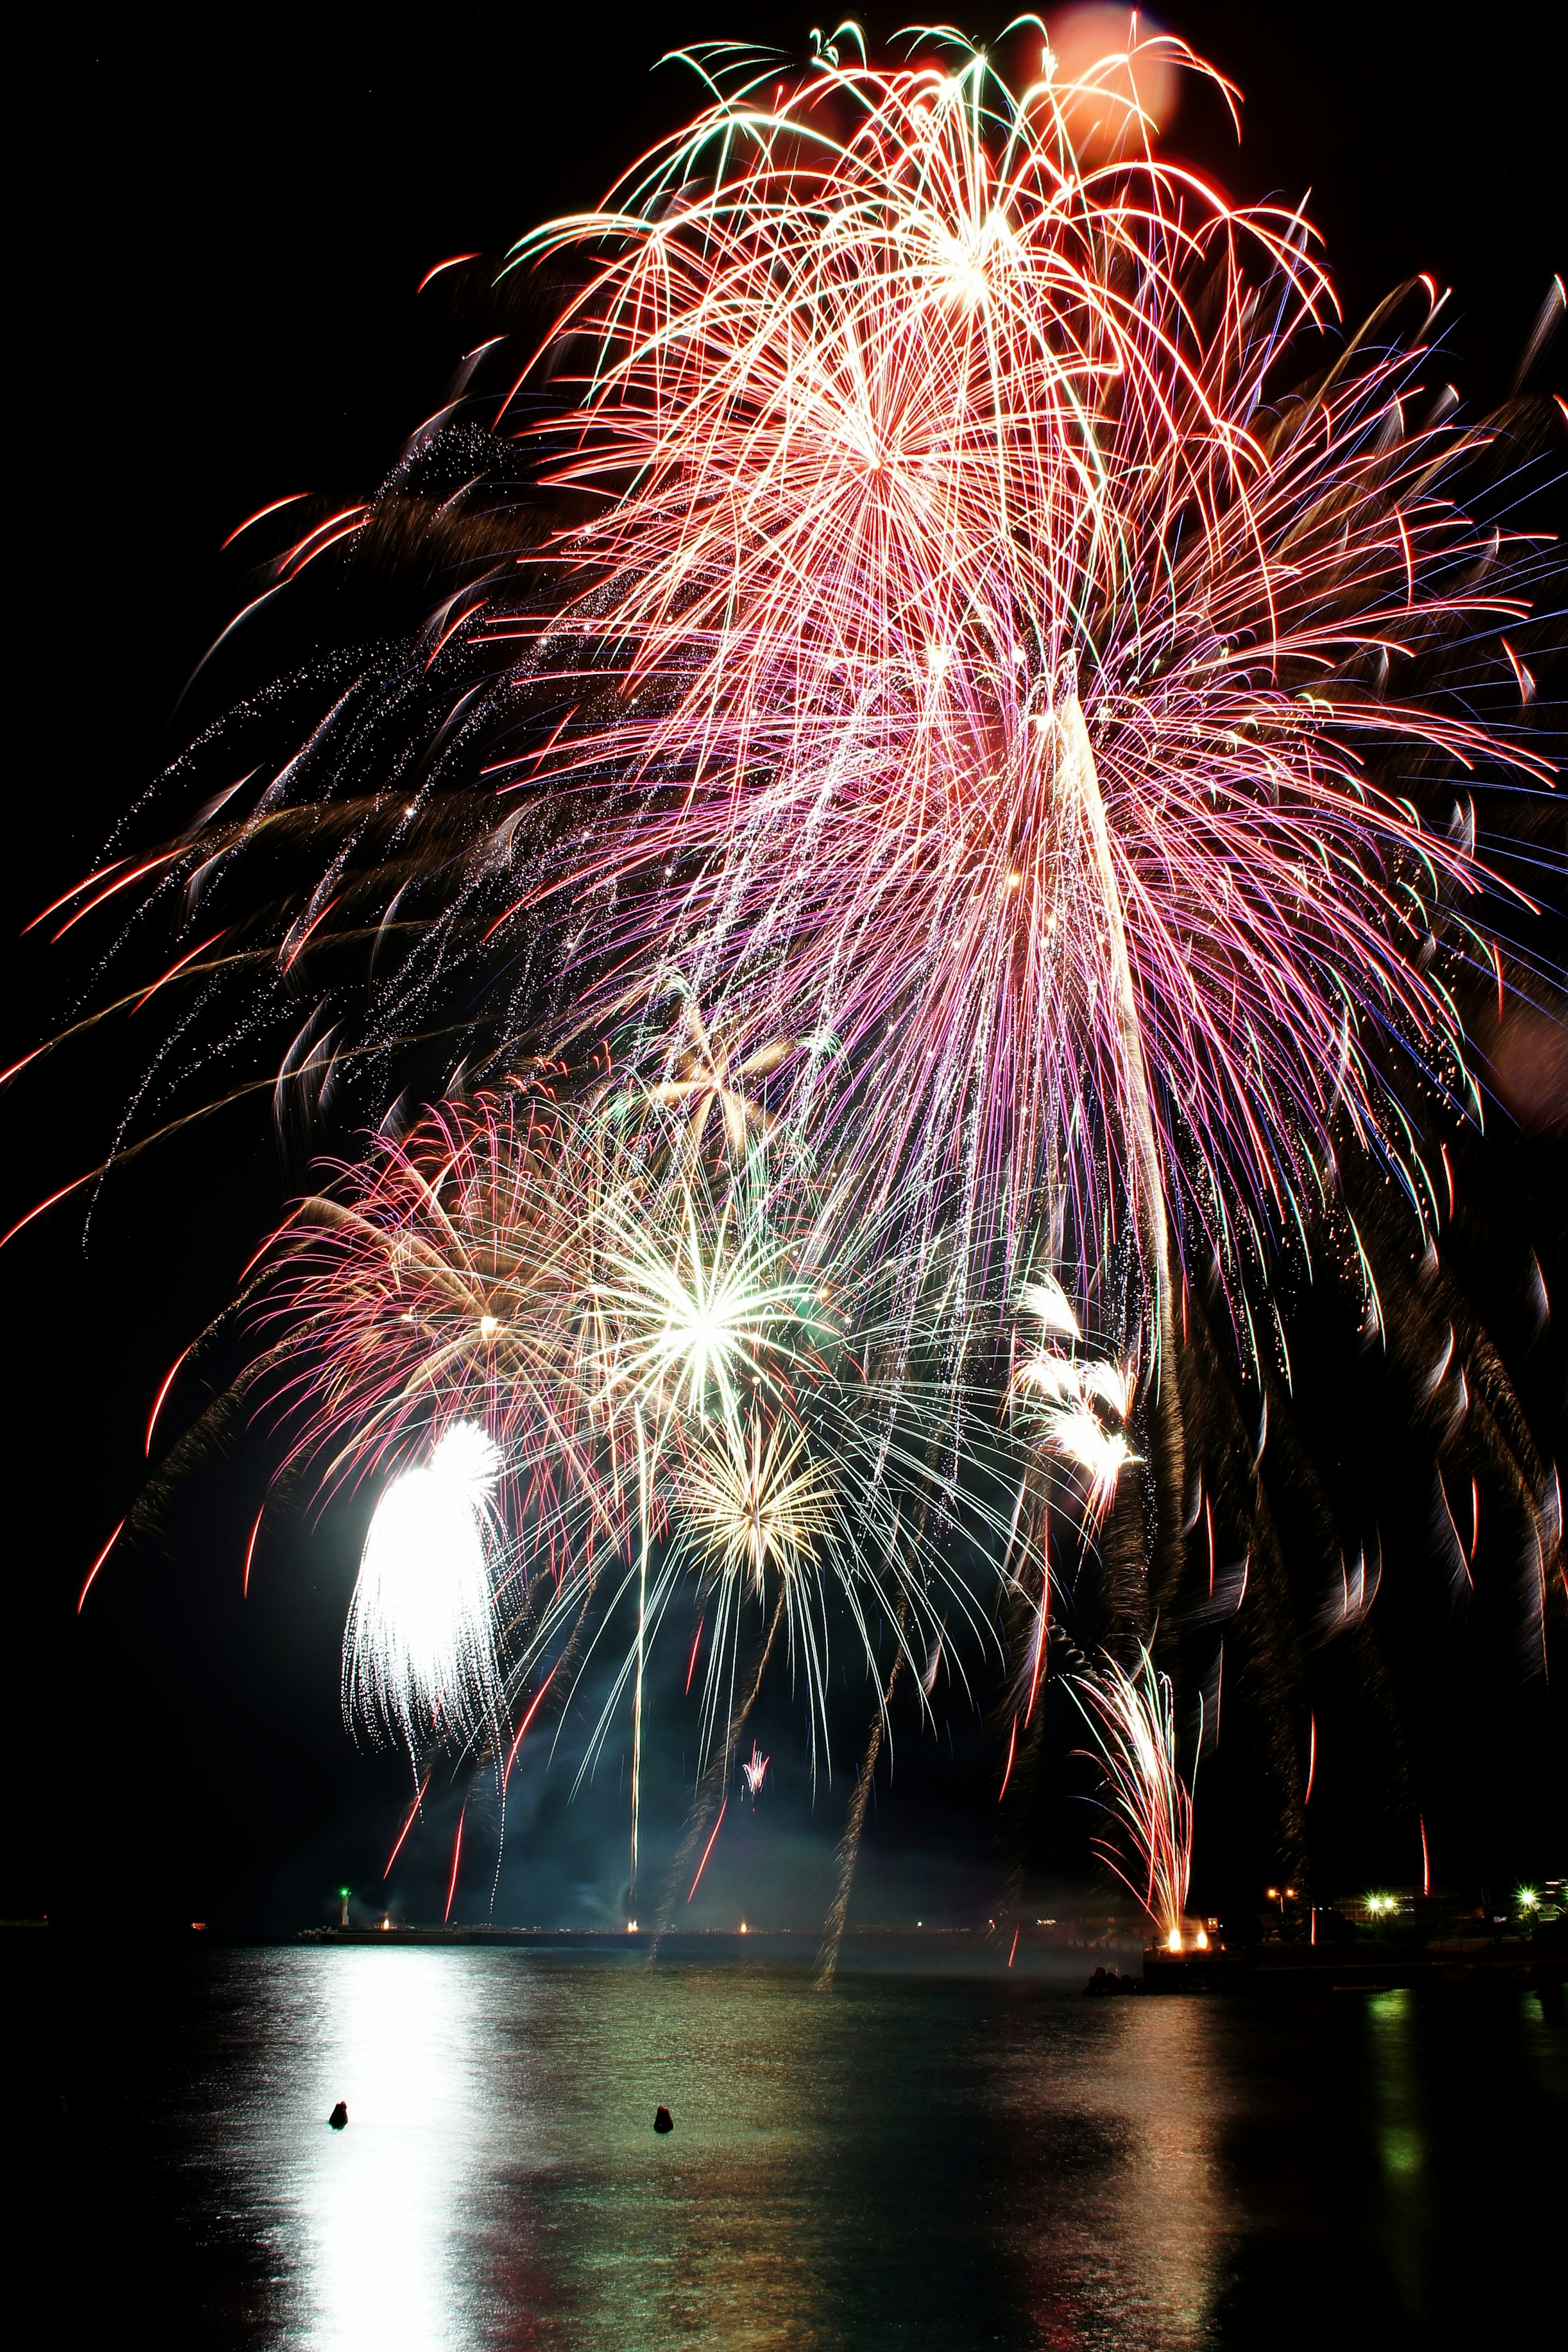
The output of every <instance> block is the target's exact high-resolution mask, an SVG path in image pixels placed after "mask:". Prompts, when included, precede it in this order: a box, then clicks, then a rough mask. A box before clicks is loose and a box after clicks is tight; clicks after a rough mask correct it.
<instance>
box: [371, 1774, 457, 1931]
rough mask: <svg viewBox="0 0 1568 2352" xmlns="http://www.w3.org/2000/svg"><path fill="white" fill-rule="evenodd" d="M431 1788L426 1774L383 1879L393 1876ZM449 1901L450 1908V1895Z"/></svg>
mask: <svg viewBox="0 0 1568 2352" xmlns="http://www.w3.org/2000/svg"><path fill="white" fill-rule="evenodd" d="M429 1786H430V1775H429V1773H428V1772H426V1775H425V1778H424V1779H423V1780H421V1781H420V1783H419V1786H418V1788H417V1789H416V1791H415V1796H414V1802H413V1803H412V1804H411V1805H410V1806H409V1808H408V1819H407V1820H406V1821H405V1822H404V1824H403V1827H402V1828H401V1829H400V1830H399V1831H398V1832H397V1843H396V1844H395V1846H394V1847H393V1849H392V1852H391V1853H389V1854H388V1855H387V1857H386V1868H385V1869H384V1871H383V1872H382V1876H383V1878H390V1877H391V1876H392V1865H393V1864H394V1863H395V1861H396V1860H397V1857H398V1855H399V1854H400V1853H402V1852H403V1847H404V1842H405V1839H406V1838H407V1835H408V1832H409V1831H410V1830H411V1829H412V1828H413V1827H414V1824H415V1822H416V1821H417V1820H418V1818H419V1808H420V1805H421V1804H422V1803H423V1801H424V1797H425V1791H426V1789H427V1788H428V1787H429ZM450 1904H451V1896H450V1895H449V1894H448V1895H447V1906H448V1907H450Z"/></svg>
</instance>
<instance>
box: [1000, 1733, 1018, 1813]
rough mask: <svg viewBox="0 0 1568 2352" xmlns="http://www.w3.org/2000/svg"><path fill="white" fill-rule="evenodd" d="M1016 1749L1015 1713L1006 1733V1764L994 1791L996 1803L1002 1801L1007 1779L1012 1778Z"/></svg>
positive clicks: (1005, 1791)
mask: <svg viewBox="0 0 1568 2352" xmlns="http://www.w3.org/2000/svg"><path fill="white" fill-rule="evenodd" d="M1017 1750H1018V1718H1017V1717H1016V1715H1015V1717H1013V1728H1012V1730H1011V1731H1010V1732H1009V1733H1008V1735H1007V1764H1006V1769H1005V1771H1004V1772H1003V1775H1002V1786H1001V1787H1000V1788H999V1789H998V1790H997V1791H996V1801H997V1803H998V1804H1000V1803H1001V1801H1002V1800H1003V1798H1004V1797H1005V1795H1006V1793H1007V1783H1008V1781H1009V1780H1011V1779H1012V1777H1013V1759H1014V1757H1015V1756H1016V1754H1017Z"/></svg>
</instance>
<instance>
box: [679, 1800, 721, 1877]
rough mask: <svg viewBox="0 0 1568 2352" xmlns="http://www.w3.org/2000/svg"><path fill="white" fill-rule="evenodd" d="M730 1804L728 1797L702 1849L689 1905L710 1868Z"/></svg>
mask: <svg viewBox="0 0 1568 2352" xmlns="http://www.w3.org/2000/svg"><path fill="white" fill-rule="evenodd" d="M729 1802H730V1800H729V1798H728V1797H726V1798H725V1800H724V1802H723V1804H721V1806H720V1808H719V1818H718V1820H717V1821H716V1822H714V1824H713V1834H712V1836H711V1837H710V1839H709V1841H708V1843H707V1844H706V1845H705V1846H704V1847H703V1849H702V1859H701V1861H700V1863H699V1864H698V1865H697V1876H696V1877H695V1878H694V1879H693V1880H692V1882H691V1886H690V1890H689V1893H688V1895H687V1897H686V1899H687V1901H688V1902H690V1900H691V1897H692V1895H695V1894H696V1892H697V1889H698V1887H699V1885H700V1884H701V1879H702V1874H703V1872H704V1871H705V1870H706V1869H707V1867H708V1857H709V1855H710V1853H712V1851H713V1840H714V1838H716V1837H717V1836H718V1834H719V1832H720V1831H721V1829H722V1828H723V1826H724V1814H725V1811H726V1808H727V1807H728V1805H729Z"/></svg>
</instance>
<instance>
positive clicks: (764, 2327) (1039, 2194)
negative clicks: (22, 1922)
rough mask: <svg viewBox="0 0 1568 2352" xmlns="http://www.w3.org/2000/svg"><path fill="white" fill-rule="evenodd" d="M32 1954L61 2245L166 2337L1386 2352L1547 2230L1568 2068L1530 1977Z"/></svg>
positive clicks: (862, 2351)
mask: <svg viewBox="0 0 1568 2352" xmlns="http://www.w3.org/2000/svg"><path fill="white" fill-rule="evenodd" d="M61 1966H62V1969H63V1975H62V1976H61V1977H60V1979H59V1980H58V1986H57V1989H58V1990H59V1992H60V1994H61V1996H62V2000H61V2007H60V2011H59V2014H60V2016H61V2018H62V2020H63V2021H64V2023H63V2026H62V2039H61V2042H60V2046H59V2049H58V2053H56V2058H55V2062H54V2063H56V2065H57V2068H58V2070H61V2071H60V2082H61V2090H60V2097H61V2101H62V2103H63V2104H62V2106H61V2112H62V2114H63V2115H65V2116H67V2117H68V2124H67V2126H64V2127H63V2128H64V2132H65V2138H66V2149H67V2160H68V2165H70V2166H71V2167H72V2168H74V2181H73V2184H72V2189H73V2193H74V2194H75V2195H76V2196H77V2197H78V2198H79V2200H81V2204H82V2209H83V2210H88V2211H91V2212H92V2213H94V2214H95V2215H96V2216H98V2217H99V2221H98V2235H97V2238H96V2240H95V2242H96V2244H97V2246H98V2249H99V2263H98V2266H97V2269H96V2270H95V2271H94V2273H93V2276H94V2277H97V2278H100V2280H101V2282H102V2284H103V2290H104V2295H105V2308H106V2311H108V2310H110V2309H111V2310H112V2311H113V2313H114V2314H115V2315H117V2316H118V2317H119V2319H120V2320H121V2325H123V2322H124V2319H125V2316H126V2314H127V2312H128V2311H130V2310H132V2309H138V2308H140V2309H142V2310H144V2311H149V2312H154V2313H155V2314H156V2315H157V2318H158V2322H159V2326H158V2333H159V2336H160V2338H161V2340H162V2341H163V2342H164V2343H167V2344H169V2345H182V2344H186V2343H189V2344H200V2345H203V2346H221V2345H226V2344H231V2343H232V2344H237V2345H247V2346H248V2345H267V2346H273V2345H285V2346H290V2347H334V2352H337V2347H342V2352H361V2347H363V2352H372V2347H374V2352H397V2347H421V2352H426V2347H430V2352H434V2347H447V2346H450V2347H492V2346H494V2347H512V2346H516V2347H523V2346H541V2347H570V2352H578V2348H579V2347H583V2352H598V2347H616V2352H641V2347H667V2346H679V2347H715V2352H775V2347H777V2348H778V2352H782V2348H783V2347H785V2346H788V2347H792V2352H793V2347H823V2352H829V2347H831V2352H880V2347H892V2346H904V2345H908V2346H919V2347H921V2352H949V2347H952V2352H968V2347H979V2346H992V2345H1004V2346H1008V2347H1018V2352H1023V2348H1024V2347H1051V2352H1065V2347H1115V2352H1137V2347H1148V2352H1165V2347H1171V2352H1177V2347H1200V2346H1210V2345H1226V2346H1228V2345H1237V2346H1251V2345H1255V2344H1258V2345H1261V2344H1267V2345H1268V2346H1270V2347H1274V2346H1277V2345H1292V2344H1297V2343H1308V2342H1311V2343H1314V2344H1321V2343H1322V2342H1323V2341H1325V2340H1338V2341H1363V2340H1371V2339H1372V2336H1373V2334H1375V2337H1376V2340H1377V2341H1378V2342H1379V2343H1380V2345H1383V2344H1386V2345H1400V2344H1409V2345H1416V2344H1421V2345H1425V2344H1427V2343H1436V2342H1444V2341H1447V2340H1448V2336H1447V2333H1446V2326H1447V2321H1448V2320H1449V2319H1452V2320H1453V2321H1454V2324H1455V2326H1456V2327H1457V2328H1458V2327H1468V2326H1472V2325H1474V2324H1475V2323H1476V2322H1478V2321H1479V2320H1480V2318H1481V2317H1482V2315H1483V2314H1484V2313H1485V2312H1486V2311H1488V2310H1492V2309H1494V2308H1495V2305H1496V2301H1497V2298H1498V2295H1499V2294H1501V2296H1502V2299H1503V2300H1504V2301H1506V2302H1507V2304H1508V2305H1509V2308H1510V2310H1511V2311H1512V2312H1513V2313H1514V2314H1515V2315H1519V2314H1521V2312H1522V2311H1523V2310H1524V2309H1525V2308H1526V2307H1527V2305H1528V2297H1529V2293H1530V2282H1531V2277H1532V2276H1533V2275H1535V2274H1536V2273H1538V2272H1539V2271H1540V2269H1541V2268H1542V2265H1543V2263H1544V2261H1545V2259H1546V2255H1545V2252H1544V2249H1545V2248H1546V2247H1547V2246H1548V2245H1549V2244H1550V2242H1551V2240H1552V2232H1553V2231H1554V2229H1555V2223H1554V2221H1553V2220H1552V2199H1553V2195H1554V2191H1553V2189H1552V2177H1553V2167H1554V2162H1555V2158H1554V2157H1553V2154H1552V2151H1553V2150H1560V2148H1561V2145H1562V2126H1563V2116H1564V2091H1565V2076H1568V2067H1565V2063H1564V2055H1563V2036H1562V2032H1561V2020H1560V2013H1559V2012H1556V2011H1552V2010H1550V2009H1549V2008H1543V2005H1542V1999H1541V1998H1540V1997H1538V1996H1536V1995H1534V1994H1528V1993H1518V1994H1514V1993H1509V1994H1504V1995H1499V1996H1493V1997H1485V1996H1481V1997H1472V1998H1470V1999H1466V2000H1460V1999H1456V2000H1452V2001H1450V2002H1448V2003H1447V2004H1436V2005H1432V2006H1429V2007H1426V2008H1423V2007H1422V2005H1421V2003H1420V2002H1419V2001H1418V2000H1417V1999H1416V1997H1415V1995H1412V1994H1404V1993H1395V1994H1390V1995H1385V1996H1382V1997H1379V1998H1378V1999H1376V2000H1370V2001H1368V2000H1344V1999H1341V2000H1319V2001H1317V2002H1311V2003H1309V2002H1300V2003H1279V2004H1275V2003H1258V2004H1247V2003H1224V2002H1218V2001H1212V2002H1209V2001H1203V2000H1191V2001H1184V2000H1141V2001H1130V2000H1123V2001H1110V2002H1086V2001H1082V2000H1079V1999H1078V1998H1077V1996H1076V1993H1075V1992H1072V1991H1069V1990H1065V1989H1061V1988H1057V1989H1051V1988H1041V1987H1039V1986H1037V1985H1036V1986H1026V1985H1019V1984H1017V1983H1016V1982H1007V1981H1001V1982H988V1983H969V1984H963V1983H953V1982H942V1983H932V1982H930V1981H925V1980H920V1979H902V1980H895V1979H848V1980H847V1981H846V1980H843V1979H841V1980H840V1984H839V1987H838V1990H837V1991H836V1992H835V1993H834V1994H833V1995H832V1996H830V1997H827V1998H824V1997H821V1996H818V1995H816V1994H815V1993H813V1992H812V1990H810V1988H809V1985H808V1984H807V1982H806V1981H805V1979H802V1978H801V1977H799V1976H797V1975H793V1974H788V1973H784V1972H783V1971H780V1970H774V1969H767V1968H756V1969H740V1968H698V1967H661V1968H659V1969H657V1970H655V1971H652V1972H650V1971H648V1970H647V1969H645V1968H643V1967H642V1966H641V1965H640V1964H639V1963H638V1962H637V1960H636V1959H635V1958H632V1956H630V1955H626V1956H625V1957H622V1956H619V1955H617V1956H615V1957H613V1958H602V1959H599V1960H596V1961H594V1960H581V1959H578V1960H563V1958H560V1957H558V1956H548V1957H546V1956H543V1955H540V1954H534V1953H528V1952H523V1951H519V1950H515V1949H513V1950H507V1949H494V1950H469V1951H462V1950H451V1949H439V1948H423V1949H421V1948H395V1949H391V1950H386V1951H383V1950H380V1949H378V1948H325V1949H323V1948H296V1949H281V1950H255V1951H247V1952H230V1953H224V1952H214V1953H204V1954H201V1955H200V1956H198V1957H196V1958H190V1959H187V1958H180V1959H178V1960H176V1961H168V1960H163V1961H159V1960H156V1959H155V1958H153V1959H150V1958H148V1957H147V1956H142V1958H141V1959H140V1960H136V1959H134V1958H130V1957H127V1956H119V1958H118V1959H117V1963H116V1966H115V1967H114V1968H113V1969H105V1968H103V1967H102V1966H101V1964H99V1965H96V1966H94V1965H92V1964H91V1963H89V1959H88V1958H85V1957H84V1956H83V1955H82V1954H78V1955H77V1956H76V1958H74V1959H69V1958H68V1959H67V1960H66V1961H63V1962H62V1964H61ZM72 1969H75V1970H76V1971H77V1976H76V1979H75V1980H73V1981H67V1980H66V1979H68V1978H69V1977H70V1974H71V1970H72ZM17 1997H18V1996H17V1993H16V1989H15V1987H13V1988H12V1989H11V1998H12V2000H13V2001H15V2000H16V1999H17ZM73 2070H74V2071H73ZM67 2083H68V2084H69V2095H68V2097H67V2096H66V2092H65V2087H64V2086H65V2084H67ZM340 2098H342V2099H344V2100H346V2101H347V2104H348V2109H349V2126H348V2129H347V2130H346V2131H343V2132H341V2133H338V2132H332V2131H331V2130H329V2129H328V2127H327V2123H326V2118H327V2116H328V2114H329V2112H330V2110H331V2106H332V2104H333V2102H334V2101H335V2100H337V2099H340ZM660 2102H663V2103H664V2104H667V2105H668V2106H669V2107H670V2108H671V2109H672V2110H673V2112H674V2116H675V2120H676V2128H675V2132H674V2134H673V2135H672V2136H671V2137H669V2138H668V2139H660V2138H656V2137H655V2136H654V2134H653V2132H652V2129H651V2122H652V2116H653V2110H654V2108H655V2106H656V2105H658V2104H659V2103H660ZM1503 2149H1506V2151H1507V2159H1508V2160H1507V2163H1506V2165H1504V2164H1500V2163H1499V2162H1498V2161H1497V2160H1496V2159H1497V2157H1498V2154H1499V2152H1500V2151H1501V2150H1503ZM1488 2151H1490V2157H1489V2156H1488ZM91 2284H92V2282H91V2280H90V2279H89V2280H88V2281H87V2282H86V2283H85V2284H84V2288H83V2292H84V2293H86V2294H89V2299H90V2292H91Z"/></svg>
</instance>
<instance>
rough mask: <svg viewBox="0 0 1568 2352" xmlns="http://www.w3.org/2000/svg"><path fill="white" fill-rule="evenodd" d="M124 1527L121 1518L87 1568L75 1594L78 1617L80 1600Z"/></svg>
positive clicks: (88, 1590) (91, 1584) (81, 1600)
mask: <svg viewBox="0 0 1568 2352" xmlns="http://www.w3.org/2000/svg"><path fill="white" fill-rule="evenodd" d="M124 1528H125V1522H124V1520H123V1519H121V1522H120V1525H119V1527H117V1528H115V1530H114V1533H113V1534H112V1535H111V1536H110V1538H109V1541H108V1542H107V1543H106V1544H105V1545H104V1547H103V1549H102V1550H101V1551H100V1553H99V1555H98V1558H97V1559H95V1560H94V1561H93V1563H92V1566H91V1567H90V1568H89V1570H88V1571H87V1581H86V1583H85V1584H84V1585H83V1586H82V1588H81V1591H80V1592H79V1593H78V1595H77V1603H76V1613H77V1615H78V1616H80V1615H81V1605H82V1602H83V1601H85V1600H86V1599H87V1596H88V1594H89V1592H90V1591H92V1586H93V1580H94V1578H95V1577H96V1576H97V1574H98V1571H99V1570H100V1568H101V1567H102V1566H103V1563H104V1561H105V1560H106V1559H108V1558H109V1555H110V1552H111V1551H112V1550H113V1549H114V1547H115V1545H116V1544H117V1543H118V1542H119V1540H120V1538H121V1534H122V1533H123V1531H124Z"/></svg>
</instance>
